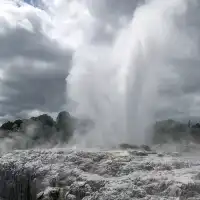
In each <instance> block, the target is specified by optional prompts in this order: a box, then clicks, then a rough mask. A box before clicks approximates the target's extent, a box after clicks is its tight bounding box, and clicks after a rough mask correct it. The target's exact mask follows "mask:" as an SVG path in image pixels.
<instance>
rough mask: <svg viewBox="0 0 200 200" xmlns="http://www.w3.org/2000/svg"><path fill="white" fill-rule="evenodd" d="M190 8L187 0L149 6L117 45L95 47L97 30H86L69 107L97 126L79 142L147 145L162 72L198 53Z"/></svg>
mask: <svg viewBox="0 0 200 200" xmlns="http://www.w3.org/2000/svg"><path fill="white" fill-rule="evenodd" d="M193 3H195V1H193ZM193 3H192V4H193ZM189 6H191V5H189V4H188V1H186V0H169V1H164V0H151V1H146V3H145V4H143V5H141V6H140V7H138V8H137V9H136V10H135V11H133V12H134V16H133V19H132V20H131V22H130V23H129V24H126V25H123V26H122V27H121V28H120V29H119V31H118V34H117V35H116V37H115V40H114V42H112V43H106V44H101V45H100V44H93V41H92V40H91V38H90V37H91V35H92V32H93V26H91V28H90V29H89V30H88V29H86V30H85V31H86V32H84V33H83V34H82V36H83V35H84V37H85V38H82V43H80V45H79V46H78V48H77V49H76V52H75V54H74V58H73V66H72V69H71V71H70V75H69V76H68V78H67V84H68V86H67V93H68V99H69V100H70V102H71V103H70V104H69V105H68V106H69V109H70V110H71V114H72V115H73V116H75V117H77V118H88V119H90V120H92V121H93V122H94V123H95V126H94V128H92V129H90V131H89V132H88V134H87V135H86V136H85V135H84V136H83V138H80V136H78V135H76V137H75V138H74V139H75V142H76V143H78V144H79V145H84V146H98V145H99V146H108V145H109V146H110V145H116V144H118V143H121V142H129V143H130V142H132V143H135V144H142V143H146V142H147V139H149V138H148V136H149V130H150V129H149V128H150V126H151V124H152V122H153V121H154V114H155V111H156V106H157V103H158V102H157V99H158V96H159V84H160V83H161V81H162V78H163V73H166V72H167V71H168V70H170V68H169V66H171V65H173V62H172V61H173V60H182V59H187V58H189V57H190V55H191V51H194V50H195V45H194V43H193V41H192V39H191V38H190V37H189V36H188V35H187V31H186V24H185V23H186V22H185V17H186V16H187V12H188V9H189ZM86 9H87V8H86ZM87 11H88V10H87ZM87 14H88V12H87ZM91 16H92V15H91ZM83 27H84V24H83ZM110 30H111V29H110ZM186 45H187V48H185V46H186ZM164 76H165V75H164ZM77 134H81V133H79V129H78V128H77Z"/></svg>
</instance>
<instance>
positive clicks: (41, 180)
mask: <svg viewBox="0 0 200 200" xmlns="http://www.w3.org/2000/svg"><path fill="white" fill-rule="evenodd" d="M11 166H12V167H11ZM0 168H1V173H4V172H5V171H6V169H8V171H9V170H10V171H12V173H13V172H18V173H19V174H22V172H23V173H24V171H26V170H28V172H29V173H30V177H31V178H30V180H31V183H30V185H31V184H32V185H33V184H35V190H36V191H35V193H37V197H33V199H34V198H35V199H38V200H130V199H146V200H147V199H148V200H154V199H156V200H159V199H162V200H164V199H169V200H170V199H174V200H175V199H177V198H179V199H181V200H184V199H191V200H192V199H200V175H199V173H200V160H199V158H198V153H197V154H187V155H186V154H184V155H183V154H178V153H165V152H159V151H157V152H155V151H154V152H153V151H151V149H150V148H148V147H144V146H143V147H142V146H141V147H138V148H127V149H124V148H123V149H115V150H111V151H102V150H101V151H97V150H67V149H53V150H26V151H14V152H12V153H8V154H5V155H3V156H1V158H0ZM22 169H23V170H22ZM2 181H4V182H6V181H7V182H10V178H9V176H8V177H7V178H5V180H2V179H1V180H0V184H2V183H3V182H2ZM7 182H6V183H7ZM30 188H32V187H31V186H30ZM30 188H29V190H30ZM26 189H27V188H26ZM2 194H3V192H2V191H1V193H0V197H2ZM22 199H23V198H22ZM22 199H20V200H22ZM24 199H25V198H24Z"/></svg>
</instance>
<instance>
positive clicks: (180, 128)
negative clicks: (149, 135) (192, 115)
mask: <svg viewBox="0 0 200 200" xmlns="http://www.w3.org/2000/svg"><path fill="white" fill-rule="evenodd" d="M153 130H154V134H153V142H154V143H165V142H169V141H175V142H179V141H181V140H192V141H195V142H200V123H195V124H194V125H191V122H190V121H189V122H188V123H181V122H178V121H175V120H171V119H168V120H163V121H159V122H156V123H155V125H154V129H153Z"/></svg>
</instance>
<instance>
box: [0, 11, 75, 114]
mask: <svg viewBox="0 0 200 200" xmlns="http://www.w3.org/2000/svg"><path fill="white" fill-rule="evenodd" d="M19 9H20V8H19ZM18 12H20V11H18ZM11 15H12V13H11ZM26 17H27V18H26V19H27V20H29V22H30V23H31V25H32V27H33V28H32V30H29V29H27V28H25V27H23V26H18V25H16V27H9V26H7V24H6V23H9V22H6V21H4V22H3V23H2V24H1V25H2V26H4V27H5V30H4V31H5V32H3V33H0V63H1V64H0V70H2V71H3V77H2V79H1V80H0V95H1V100H0V110H1V111H0V115H1V116H6V115H8V116H16V115H18V114H19V113H23V112H24V111H26V110H30V111H31V110H40V111H43V112H47V113H52V112H57V111H59V110H60V109H61V107H62V106H63V105H64V104H65V103H66V99H65V96H66V81H65V78H66V77H67V75H68V70H69V67H70V65H71V60H72V54H73V51H72V50H70V49H67V48H63V47H62V46H61V45H60V44H59V43H58V42H57V41H56V40H53V39H51V38H50V37H48V35H47V34H46V33H45V32H44V31H43V24H42V23H43V21H42V20H43V19H42V18H40V17H38V16H37V14H36V13H34V12H33V13H31V11H30V13H28V14H27V15H26ZM11 23H12V22H11ZM14 23H15V22H14Z"/></svg>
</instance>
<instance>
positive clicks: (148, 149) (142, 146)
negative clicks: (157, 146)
mask: <svg viewBox="0 0 200 200" xmlns="http://www.w3.org/2000/svg"><path fill="white" fill-rule="evenodd" d="M140 148H141V149H144V150H145V151H151V148H150V147H149V146H148V145H141V146H140Z"/></svg>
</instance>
